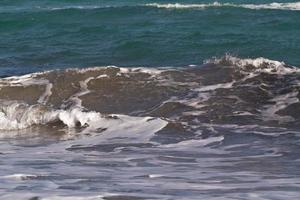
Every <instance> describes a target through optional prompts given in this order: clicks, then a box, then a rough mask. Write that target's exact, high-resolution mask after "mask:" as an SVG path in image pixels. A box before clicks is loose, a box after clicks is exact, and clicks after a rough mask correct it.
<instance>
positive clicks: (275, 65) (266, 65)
mask: <svg viewBox="0 0 300 200" xmlns="http://www.w3.org/2000/svg"><path fill="white" fill-rule="evenodd" d="M224 62H225V63H226V64H229V65H232V66H236V67H240V68H242V69H243V68H245V67H247V66H253V67H255V68H256V72H266V73H270V74H290V73H296V72H300V70H299V69H298V68H296V67H291V66H289V67H288V66H286V64H285V63H284V62H280V61H276V60H270V59H267V58H263V57H260V58H254V59H251V58H246V59H242V58H238V57H234V56H230V55H226V56H225V57H223V58H215V59H209V60H206V61H204V63H214V64H223V63H224ZM249 76H250V77H253V76H255V75H254V74H249Z"/></svg>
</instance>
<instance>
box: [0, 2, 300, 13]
mask: <svg viewBox="0 0 300 200" xmlns="http://www.w3.org/2000/svg"><path fill="white" fill-rule="evenodd" d="M139 7H153V8H160V9H206V8H220V7H224V8H226V7H235V8H245V9H253V10H260V9H272V10H292V11H297V10H300V2H290V3H277V2H273V3H268V4H234V3H220V2H217V1H216V2H214V3H203V4H182V3H148V4H136V5H134V4H131V5H75V6H61V7H56V6H33V7H28V8H21V9H20V8H18V7H4V8H2V9H0V13H7V12H8V13H10V12H32V11H59V10H96V9H114V8H139Z"/></svg>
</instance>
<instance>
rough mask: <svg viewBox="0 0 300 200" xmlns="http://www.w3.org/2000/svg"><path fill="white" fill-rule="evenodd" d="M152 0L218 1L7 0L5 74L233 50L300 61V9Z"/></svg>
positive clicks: (176, 60) (0, 13)
mask: <svg viewBox="0 0 300 200" xmlns="http://www.w3.org/2000/svg"><path fill="white" fill-rule="evenodd" d="M272 2H273V1H253V0H252V1H250V0H249V1H219V3H232V4H235V5H244V4H258V5H262V4H264V5H267V4H270V3H272ZM277 2H289V3H297V1H292V0H289V1H277ZM150 3H158V4H167V3H173V4H174V3H181V4H186V5H191V4H209V3H210V4H211V3H214V2H213V1H134V0H132V1H103V0H88V1H79V0H76V1H67V0H64V1H58V0H56V1H52V0H51V1H50V0H43V1H38V0H28V1H21V0H17V1H10V0H2V1H1V2H0V76H8V75H14V74H24V73H27V72H34V71H43V70H48V69H57V68H66V67H88V66H102V65H104V66H106V65H117V66H154V67H156V66H183V65H190V64H202V62H203V60H205V59H209V58H211V57H214V56H222V55H224V54H226V53H230V54H233V55H235V56H239V57H251V58H255V57H266V58H269V59H273V60H279V61H284V62H286V63H287V64H291V65H296V66H299V65H300V57H299V53H300V45H299V44H300V37H299V35H300V20H299V19H300V11H299V10H281V9H248V8H243V7H232V6H219V7H218V6H215V7H214V6H213V7H207V8H187V9H178V8H177V9H176V8H173V9H172V8H171V9H166V8H157V7H154V6H146V4H150ZM295 6H297V5H295ZM298 6H299V5H298ZM296 8H297V7H296ZM298 9H299V7H298Z"/></svg>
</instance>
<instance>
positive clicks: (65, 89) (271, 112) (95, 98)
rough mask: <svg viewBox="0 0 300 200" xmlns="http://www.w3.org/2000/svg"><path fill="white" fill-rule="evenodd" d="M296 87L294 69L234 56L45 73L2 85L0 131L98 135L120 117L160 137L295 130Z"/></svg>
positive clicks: (261, 59) (8, 80)
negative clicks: (225, 128) (167, 131)
mask: <svg viewBox="0 0 300 200" xmlns="http://www.w3.org/2000/svg"><path fill="white" fill-rule="evenodd" d="M299 85H300V82H299V70H298V69H297V68H295V67H290V66H287V65H285V64H284V63H282V62H278V61H272V60H268V59H265V58H257V59H240V58H237V57H232V56H225V57H223V58H221V59H211V60H207V61H205V64H204V65H203V66H201V67H187V68H161V69H151V68H119V67H113V66H111V67H95V68H88V69H68V70H64V71H61V70H58V71H49V72H44V73H35V74H29V75H25V76H20V77H18V76H17V77H8V78H3V79H1V80H0V88H1V90H0V96H1V102H0V116H1V118H0V127H1V129H2V130H15V129H24V128H28V127H31V126H34V125H45V124H51V123H56V122H60V123H62V124H64V125H66V126H68V127H69V128H74V127H90V128H91V127H92V128H93V129H94V130H97V129H99V128H103V129H107V128H108V127H107V126H104V127H101V126H103V124H109V123H110V122H109V121H120V120H121V121H124V120H122V118H123V117H122V115H126V116H134V117H137V118H140V120H144V121H150V122H151V123H154V122H155V123H156V122H157V125H158V127H159V128H158V130H160V129H162V128H163V127H164V126H165V125H166V124H167V122H169V123H175V124H181V126H183V125H184V129H185V130H186V131H197V129H198V128H199V127H200V126H201V125H202V124H203V123H211V122H213V123H217V124H227V123H233V124H243V125H272V126H280V127H292V126H298V125H299V119H300V115H299V114H298V113H299V112H298V110H297V109H298V108H299ZM115 114H118V115H119V114H120V116H118V115H115ZM148 117H150V118H151V117H153V119H154V120H149V119H148ZM114 118H116V119H115V120H114ZM125 118H126V117H125ZM126 119H127V120H129V121H128V123H129V122H130V121H131V119H130V117H127V118H126ZM132 120H137V119H136V118H133V119H132ZM150 122H149V123H150ZM113 123H114V122H113ZM124 123H127V122H124ZM96 124H97V125H96Z"/></svg>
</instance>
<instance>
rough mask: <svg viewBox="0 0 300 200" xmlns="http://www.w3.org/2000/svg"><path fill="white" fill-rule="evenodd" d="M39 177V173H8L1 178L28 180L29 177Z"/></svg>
mask: <svg viewBox="0 0 300 200" xmlns="http://www.w3.org/2000/svg"><path fill="white" fill-rule="evenodd" d="M37 177H38V176H37V175H33V174H12V175H7V176H2V177H1V178H2V179H11V180H20V181H24V180H28V179H34V178H37Z"/></svg>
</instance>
